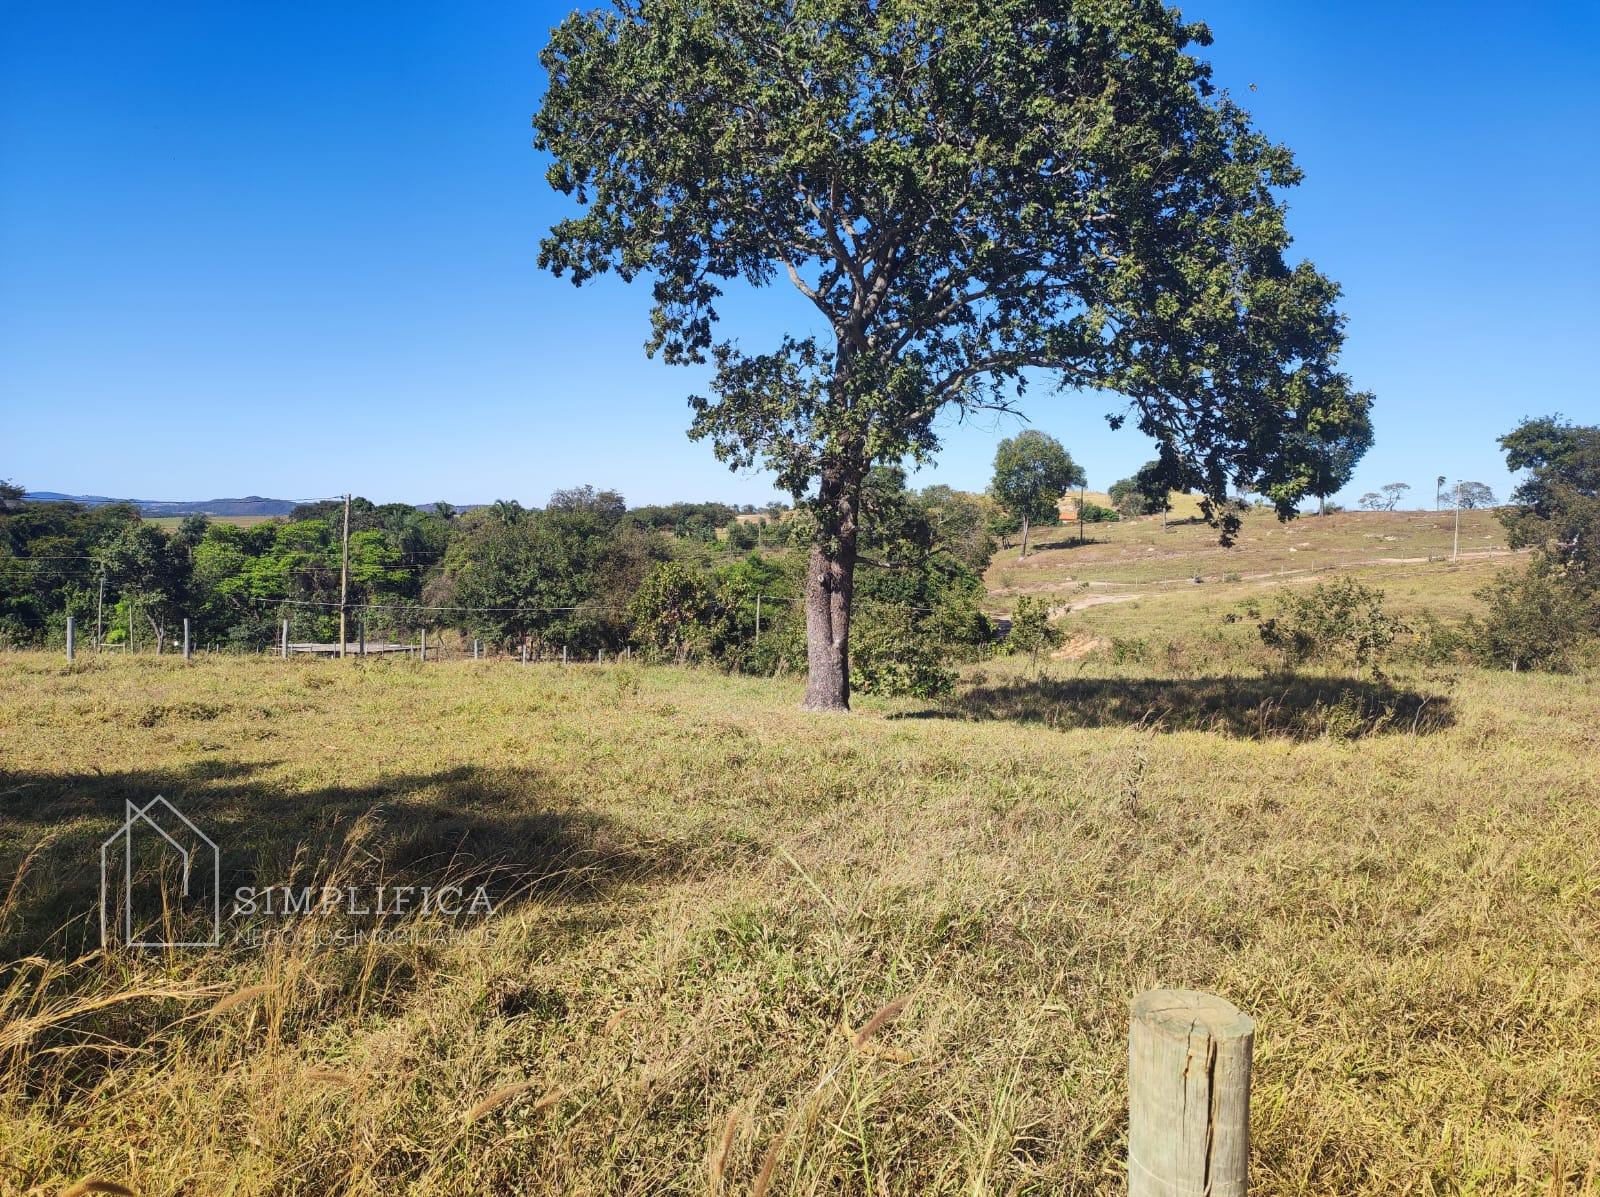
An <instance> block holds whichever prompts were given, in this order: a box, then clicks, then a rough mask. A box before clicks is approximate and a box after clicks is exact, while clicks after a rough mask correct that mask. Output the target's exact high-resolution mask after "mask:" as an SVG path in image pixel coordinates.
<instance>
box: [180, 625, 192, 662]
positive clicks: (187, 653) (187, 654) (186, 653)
mask: <svg viewBox="0 0 1600 1197" xmlns="http://www.w3.org/2000/svg"><path fill="white" fill-rule="evenodd" d="M193 656H194V648H193V646H192V645H191V644H190V643H189V617H188V616H187V615H186V616H184V619H183V659H184V660H185V661H187V660H190V659H191V658H192V657H193Z"/></svg>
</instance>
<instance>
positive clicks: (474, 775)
mask: <svg viewBox="0 0 1600 1197" xmlns="http://www.w3.org/2000/svg"><path fill="white" fill-rule="evenodd" d="M158 794H159V795H163V796H165V797H166V798H167V799H168V800H169V801H171V802H172V803H173V804H174V805H175V806H176V807H177V808H178V809H180V810H181V811H182V813H183V815H184V816H186V817H187V818H188V819H190V820H192V821H193V823H194V824H195V826H196V827H198V828H199V829H200V830H201V831H203V832H204V834H205V835H206V836H208V837H209V838H210V839H212V840H213V841H215V843H216V844H217V846H218V849H219V852H220V858H221V890H220V892H221V893H222V894H223V895H224V896H227V895H232V894H233V893H234V891H235V890H236V889H237V888H238V887H242V886H250V887H264V886H283V885H292V886H303V885H321V884H323V883H325V882H328V881H330V880H331V881H334V882H337V883H340V884H345V885H364V886H371V885H374V884H377V883H379V882H381V883H383V884H385V885H405V884H412V885H417V886H422V885H433V886H437V885H440V884H444V883H449V884H458V885H464V886H467V887H468V889H469V892H470V889H471V887H474V886H477V885H483V886H485V887H486V889H487V891H488V892H489V894H490V895H491V896H492V898H493V899H494V903H495V907H496V910H497V911H500V910H504V909H505V908H506V907H507V906H514V905H516V904H517V903H520V902H524V901H527V900H529V899H530V898H534V899H538V900H540V901H546V902H560V903H574V904H577V903H587V902H593V901H596V900H598V899H603V898H605V897H606V896H607V895H608V894H610V893H611V892H613V891H614V890H616V889H617V888H619V887H623V886H629V885H633V884H637V883H640V882H645V881H649V880H651V879H653V878H659V877H662V876H671V875H675V874H678V873H682V872H684V871H686V870H689V869H691V868H693V867H695V862H696V861H697V860H698V859H700V858H701V857H702V856H704V855H705V854H704V852H702V851H701V850H700V849H698V848H697V847H695V846H694V845H691V844H687V843H683V844H678V843H673V842H670V841H668V842H663V841H660V840H652V841H650V842H648V843H645V842H643V841H641V840H640V839H639V837H637V836H636V835H635V834H633V833H632V832H631V831H630V830H629V829H627V828H623V827H620V826H618V825H617V824H616V823H615V822H613V821H612V820H610V819H608V818H607V817H605V816H604V815H602V814H600V813H598V812H596V811H594V810H592V809H590V808H588V807H587V806H585V805H584V804H583V803H582V802H580V801H578V800H576V799H574V798H573V797H572V796H570V795H567V794H565V793H563V792H561V791H560V790H559V789H558V788H557V787H555V786H553V785H552V784H551V783H550V781H549V779H548V778H546V777H545V776H543V775H542V774H541V773H540V772H539V771H538V770H536V769H530V768H525V767H517V768H497V769H487V768H480V767H461V768H454V769H448V770H442V771H439V772H435V773H429V774H407V775H397V776H392V777H386V778H383V779H382V780H381V781H377V782H374V783H372V784H367V785H360V786H337V785H335V786H323V787H317V788H311V789H300V790H293V789H286V788H285V787H284V785H283V784H282V782H281V774H276V771H275V770H272V769H271V768H270V767H269V766H257V765H247V764H238V763H232V762H218V761H212V762H204V763H201V764H199V765H196V766H194V767H191V768H189V769H184V770H173V771H164V770H129V771H123V772H113V771H103V772H92V773H65V774H50V773H20V772H15V771H5V770H0V826H3V827H4V834H3V839H0V961H3V960H7V959H16V958H18V957H20V956H22V955H25V954H28V953H32V952H43V953H45V954H48V955H52V956H59V955H62V954H75V953H77V952H79V951H88V950H92V949H94V948H97V947H98V946H99V936H100V929H99V907H100V887H101V877H100V846H101V844H102V842H103V841H104V840H105V839H106V838H107V837H108V836H111V835H113V834H114V833H116V832H117V830H118V828H119V826H120V825H121V823H122V820H123V817H124V811H125V803H126V802H129V801H131V802H134V803H136V804H141V805H142V804H143V803H145V802H148V801H149V800H150V799H152V798H154V797H155V796H156V795H158ZM225 905H226V903H225ZM225 938H226V933H225Z"/></svg>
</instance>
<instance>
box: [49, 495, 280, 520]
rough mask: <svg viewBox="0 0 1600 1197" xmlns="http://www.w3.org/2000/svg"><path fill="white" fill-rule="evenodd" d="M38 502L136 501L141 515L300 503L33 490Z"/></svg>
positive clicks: (275, 509)
mask: <svg viewBox="0 0 1600 1197" xmlns="http://www.w3.org/2000/svg"><path fill="white" fill-rule="evenodd" d="M24 497H25V498H26V499H28V500H29V501H30V502H37V503H82V504H84V506H86V507H100V506H104V505H105V504H107V503H132V504H133V505H134V506H135V507H137V508H138V509H139V512H140V514H141V515H151V516H163V515H266V516H271V515H288V514H289V513H290V512H291V511H293V510H294V509H295V508H296V507H298V506H299V504H298V503H296V502H295V501H294V500H293V499H264V498H262V497H261V496H260V495H246V496H245V497H244V498H242V499H203V500H195V501H192V502H176V501H172V500H166V499H113V498H109V497H107V496H106V495H64V494H62V493H61V492H60V491H54V490H30V491H29V492H28V493H27V494H26V495H25V496H24Z"/></svg>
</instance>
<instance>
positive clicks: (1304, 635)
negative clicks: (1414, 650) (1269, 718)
mask: <svg viewBox="0 0 1600 1197" xmlns="http://www.w3.org/2000/svg"><path fill="white" fill-rule="evenodd" d="M1403 630H1404V627H1403V625H1401V624H1400V623H1399V622H1398V621H1397V620H1396V619H1394V618H1393V617H1392V616H1390V615H1389V614H1388V613H1387V612H1385V611H1384V609H1383V592H1382V591H1381V590H1375V589H1373V588H1371V587H1369V586H1364V585H1362V584H1361V583H1360V582H1357V581H1356V580H1355V579H1354V578H1351V577H1341V578H1335V579H1333V580H1332V581H1327V582H1318V583H1317V584H1316V585H1315V586H1313V587H1312V588H1311V589H1310V590H1309V591H1307V592H1306V593H1304V594H1283V595H1280V596H1279V598H1278V605H1277V612H1276V614H1274V615H1273V616H1272V617H1271V618H1270V619H1267V620H1265V621H1264V622H1262V623H1261V625H1260V633H1261V639H1262V642H1263V643H1265V644H1266V645H1267V646H1268V647H1269V648H1273V649H1276V650H1277V651H1278V652H1280V653H1282V654H1283V656H1284V658H1285V660H1286V661H1288V662H1289V663H1290V664H1301V663H1304V662H1310V661H1318V662H1328V663H1335V664H1341V665H1349V666H1361V665H1366V664H1369V663H1372V662H1373V661H1375V660H1376V659H1378V658H1379V657H1381V656H1382V654H1383V653H1384V652H1385V651H1386V650H1387V649H1388V648H1389V646H1390V645H1391V644H1393V643H1394V640H1395V637H1396V636H1397V635H1399V634H1400V632H1402V631H1403Z"/></svg>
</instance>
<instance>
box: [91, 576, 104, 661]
mask: <svg viewBox="0 0 1600 1197" xmlns="http://www.w3.org/2000/svg"><path fill="white" fill-rule="evenodd" d="M105 606H106V567H105V566H104V565H102V566H101V567H100V597H99V598H97V599H95V601H94V651H95V652H99V651H100V638H101V636H102V635H103V634H104V631H105V628H104V626H103V625H102V623H101V616H102V614H103V612H104V611H105Z"/></svg>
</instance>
